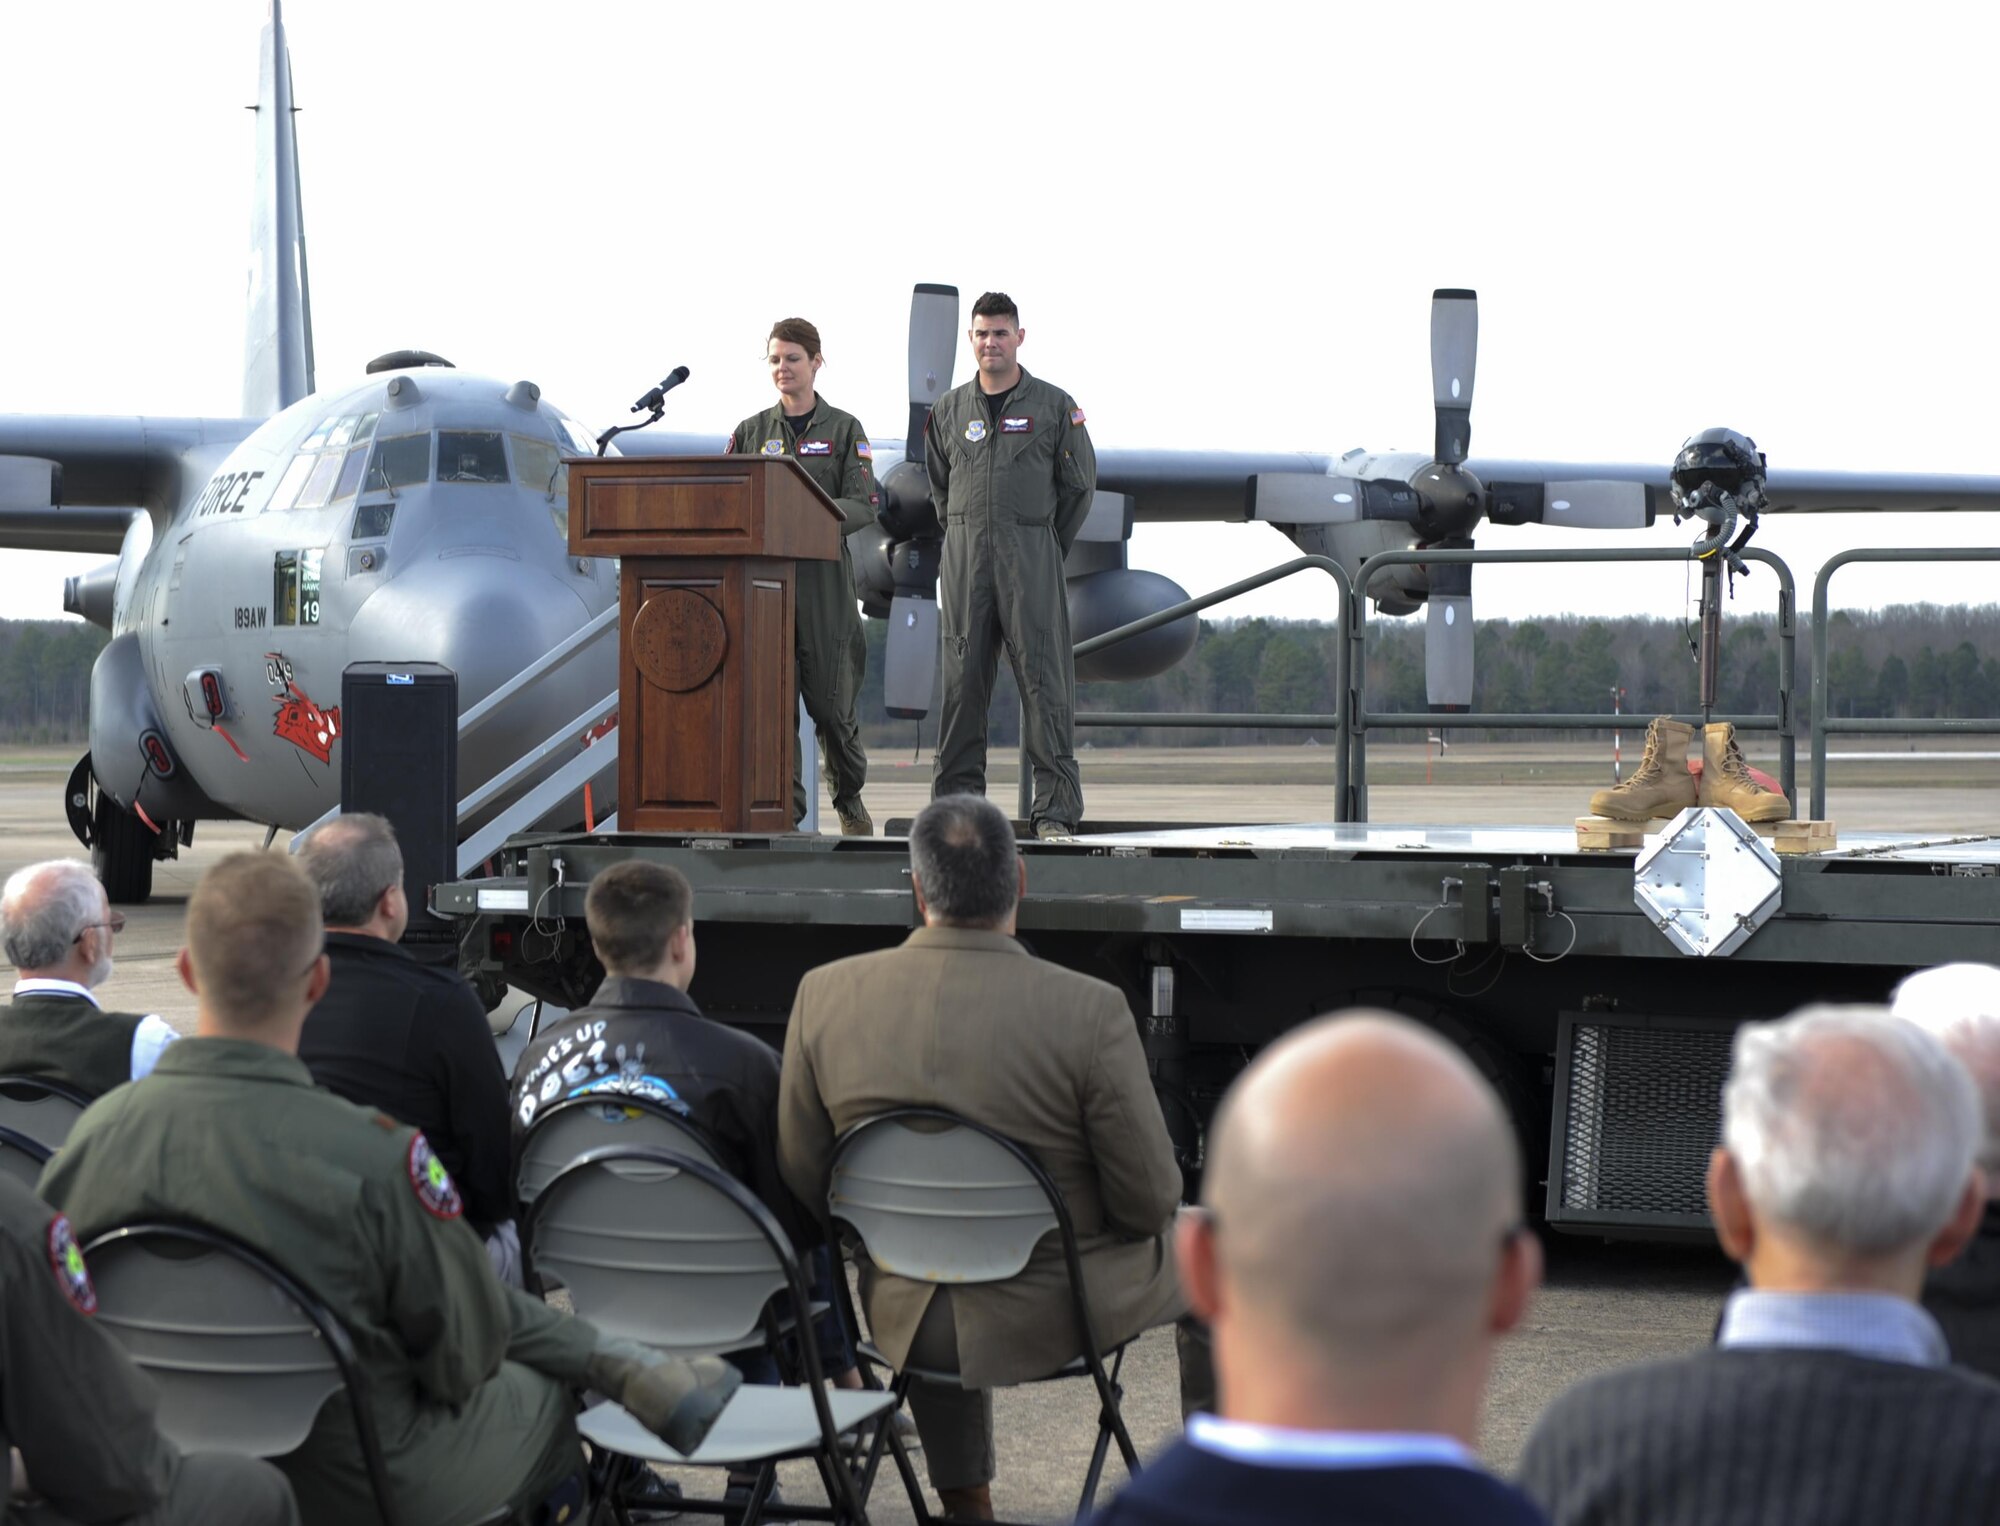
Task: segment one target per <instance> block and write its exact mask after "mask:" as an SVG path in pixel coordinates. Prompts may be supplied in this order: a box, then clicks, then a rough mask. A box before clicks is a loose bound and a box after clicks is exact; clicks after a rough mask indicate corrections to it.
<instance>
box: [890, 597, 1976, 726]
mask: <svg viewBox="0 0 2000 1526" xmlns="http://www.w3.org/2000/svg"><path fill="white" fill-rule="evenodd" d="M866 627H867V632H868V646H869V660H868V676H867V680H866V682H865V683H864V685H863V688H862V696H861V720H862V730H863V734H864V737H865V738H866V740H867V741H868V742H869V743H870V745H871V746H878V747H891V748H893V747H895V746H899V745H900V746H912V745H915V740H916V736H917V729H916V726H915V725H914V724H913V723H912V722H909V721H896V720H892V719H891V718H890V717H889V716H888V714H887V712H886V711H885V710H884V709H883V707H882V646H883V641H884V639H885V636H886V631H887V627H886V626H885V625H884V624H883V623H882V622H880V621H875V620H871V621H868V622H866ZM1722 629H1723V641H1722V653H1721V662H1720V665H1719V669H1718V674H1717V687H1718V693H1717V708H1718V710H1719V711H1720V712H1721V713H1723V714H1732V715H1771V714H1774V713H1776V711H1777V709H1778V648H1779V645H1780V642H1779V640H1778V631H1777V620H1776V617H1775V616H1773V615H1769V614H1746V615H1741V616H1738V615H1736V614H1734V613H1733V612H1732V613H1726V614H1725V616H1724V621H1723V627H1722ZM1698 635H1699V631H1698V629H1697V627H1696V624H1695V622H1694V621H1693V620H1692V619H1689V620H1687V621H1682V620H1679V619H1660V618H1657V617H1649V616H1637V615H1633V616H1626V617H1623V618H1619V619H1612V620H1600V619H1584V618H1581V617H1578V616H1573V615H1557V616H1551V617H1548V618H1546V619H1537V620H1481V621H1479V622H1478V623H1477V625H1476V627H1475V638H1474V647H1475V652H1476V661H1475V663H1474V683H1473V704H1472V708H1473V709H1475V710H1485V711H1499V712H1512V713H1528V714H1543V715H1547V714H1563V713H1599V712H1606V711H1609V710H1611V709H1612V708H1613V701H1612V690H1613V689H1622V690H1623V691H1624V693H1623V695H1622V697H1621V701H1620V705H1619V708H1621V709H1623V710H1624V711H1625V712H1626V713H1627V714H1630V715H1635V716H1638V717H1641V718H1642V719H1644V718H1650V717H1652V716H1654V715H1659V714H1664V713H1667V712H1678V713H1683V714H1685V713H1688V712H1691V711H1694V710H1697V709H1699V707H1700V705H1699V701H1700V672H1699V669H1698V667H1697V665H1696V661H1695V651H1696V640H1697V637H1698ZM1337 642H1338V628H1337V627H1336V626H1334V625H1333V624H1331V623H1330V622H1325V621H1291V620H1233V621H1208V620H1204V621H1203V622H1202V624H1201V633H1200V636H1199V638H1198V639H1197V640H1196V642H1195V648H1194V652H1193V654H1192V655H1191V656H1190V657H1189V658H1188V660H1187V661H1185V662H1183V663H1182V664H1181V665H1180V666H1179V667H1177V668H1175V669H1174V670H1173V671H1171V672H1168V673H1162V674H1160V675H1159V676H1157V677H1155V678H1149V679H1143V680H1139V681H1135V682H1130V683H1091V684H1081V685H1079V686H1078V688H1077V709H1078V710H1079V712H1088V711H1092V710H1099V711H1102V710H1146V711H1158V712H1165V713H1173V712H1195V711H1210V712H1218V713H1219V712H1231V713H1240V712H1265V713H1272V714H1289V715H1309V714H1332V713H1333V712H1334V711H1335V710H1336V708H1337V705H1338V696H1337V695H1336V693H1335V688H1336V673H1337V672H1338V669H1337V666H1336V661H1335V658H1336V645H1337ZM1827 652H1828V657H1827V682H1828V701H1829V705H1830V707H1831V710H1832V713H1834V714H1835V715H1842V716H1885V717H1897V718H1924V719H1934V718H1943V717H1953V716H1958V717H1964V716H1992V715H1996V714H2000V605H1994V604H1986V605H1978V606H1973V607H1967V606H1940V605H1935V604H1899V605H1891V606H1889V607H1887V608H1885V609H1880V610H1869V611H1860V612H1848V611H1837V612H1835V614H1834V615H1833V616H1832V618H1831V619H1830V621H1829V622H1828V638H1827ZM1989 654H1993V655H1989ZM1796 664H1797V667H1796V672H1795V675H1794V689H1793V692H1794V694H1795V696H1796V701H1797V705H1798V718H1799V720H1800V722H1801V723H1803V722H1804V720H1805V718H1806V715H1807V711H1808V706H1809V704H1810V695H1811V681H1812V641H1811V631H1810V628H1809V625H1808V623H1807V622H1806V621H1805V620H1803V619H1802V620H1801V621H1800V622H1799V625H1798V641H1797V648H1796ZM1367 695H1368V708H1369V709H1371V710H1378V711H1388V710H1397V711H1424V710H1427V709H1428V708H1429V707H1428V704H1427V702H1426V700H1425V696H1424V621H1423V619H1422V617H1421V616H1419V617H1416V618H1412V619H1407V620H1385V619H1380V618H1375V617H1372V616H1371V618H1370V619H1369V622H1368V671H1367ZM1019 713H1020V705H1019V700H1018V698H1017V697H1016V694H1015V691H1014V685H1013V678H1012V675H1011V674H1010V673H1009V672H1008V670H1007V664H1006V663H1005V662H1004V661H1003V662H1002V663H1001V665H1000V677H999V680H998V682H997V683H996V685H995V692H994V697H993V709H992V717H991V722H990V731H989V735H990V737H991V739H992V741H993V742H994V744H995V745H996V746H1000V745H1005V746H1014V745H1017V744H1018V738H1019ZM935 715H936V710H935V706H933V711H932V715H931V717H929V718H927V719H926V720H925V721H924V722H923V733H922V736H923V745H924V746H925V747H928V746H929V745H930V744H931V743H932V742H933V741H934V740H935V736H936V719H935ZM1308 734H1309V735H1311V734H1313V733H1308ZM1487 734H1488V735H1493V736H1495V737H1497V738H1504V737H1506V736H1507V733H1504V732H1495V733H1487ZM1529 735H1530V733H1527V732H1522V733H1520V736H1522V737H1526V736H1529ZM1533 735H1538V736H1542V735H1547V733H1542V732H1538V733H1533ZM1319 739H1320V740H1322V741H1324V740H1327V737H1326V736H1325V735H1321V736H1320V738H1319ZM1283 740H1291V741H1300V740H1303V738H1302V737H1301V735H1300V733H1298V732H1297V731H1279V730H1276V729H1269V730H1260V729H1258V728H1255V727H1247V726H1246V727H1241V728H1236V729H1232V730H1226V731H1217V730H1193V729H1186V728H1183V729H1179V730H1175V729H1169V728H1150V727H1149V728H1145V729H1143V730H1141V729H1138V728H1125V727H1120V728H1105V727H1086V728H1079V730H1078V733H1077V743H1078V745H1079V746H1081V745H1082V744H1083V743H1085V742H1094V743H1096V744H1097V745H1099V746H1105V745H1112V744H1117V745H1124V744H1130V743H1145V744H1148V745H1157V746H1167V745H1182V746H1185V745H1195V746H1199V745H1204V744H1206V745H1222V744H1227V743H1239V744H1240V743H1248V742H1275V741H1283Z"/></svg>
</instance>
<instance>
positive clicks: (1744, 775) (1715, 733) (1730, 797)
mask: <svg viewBox="0 0 2000 1526" xmlns="http://www.w3.org/2000/svg"><path fill="white" fill-rule="evenodd" d="M1701 803H1702V804H1703V805H1704V806H1710V805H1713V806H1726V807H1728V808H1729V809H1730V810H1732V811H1734V812H1735V813H1736V814H1737V815H1739V816H1741V817H1742V818H1743V819H1744V820H1745V821H1788V820H1790V819H1791V814H1792V807H1791V803H1790V802H1789V801H1787V800H1786V799H1785V797H1784V796H1783V795H1780V794H1778V793H1777V792H1776V791H1775V790H1767V789H1765V788H1764V786H1763V785H1761V784H1759V783H1758V782H1757V781H1756V780H1755V779H1753V778H1751V777H1750V765H1749V764H1748V763H1745V762H1744V761H1743V752H1742V749H1740V748H1739V747H1738V746H1737V745H1736V728H1735V727H1734V726H1732V725H1731V724H1730V723H1729V722H1728V721H1717V722H1715V723H1714V724H1713V725H1711V726H1704V727H1703V728H1702V733H1701Z"/></svg>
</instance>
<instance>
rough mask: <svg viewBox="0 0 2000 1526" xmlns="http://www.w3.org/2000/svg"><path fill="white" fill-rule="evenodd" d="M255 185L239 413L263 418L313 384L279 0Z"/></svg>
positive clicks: (267, 41) (261, 100) (266, 68)
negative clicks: (241, 398)
mask: <svg viewBox="0 0 2000 1526" xmlns="http://www.w3.org/2000/svg"><path fill="white" fill-rule="evenodd" d="M255 109H256V112H257V191H256V200H255V202H254V204H253V206H252V208H251V212H250V286H249V303H248V311H247V313H246V315H245V327H244V333H243V412H244V414H245V415H246V416H250V417H256V418H264V417H266V416H268V415H270V414H273V413H276V412H278V411H279V410H280V409H283V408H288V407H290V406H291V405H292V404H293V403H296V402H297V401H298V400H299V399H300V398H302V397H307V396H309V395H311V393H312V390H313V346H312V302H311V299H310V297H309V295H308V291H307V285H306V228H305V215H304V212H303V211H302V209H301V206H300V196H299V143H298V133H297V125H296V123H297V116H296V108H295V107H294V106H293V105H292V56H291V53H290V51H289V50H288V49H287V48H286V46H285V21H284V12H283V8H282V3H281V0H271V18H270V20H269V21H267V22H266V23H265V24H264V35H263V39H262V41H261V43H260V45H259V55H258V66H257V105H256V108H255Z"/></svg>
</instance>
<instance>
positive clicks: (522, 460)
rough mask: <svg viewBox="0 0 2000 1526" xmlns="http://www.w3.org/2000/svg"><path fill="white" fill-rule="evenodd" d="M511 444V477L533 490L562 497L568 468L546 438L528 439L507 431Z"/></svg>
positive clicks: (567, 482)
mask: <svg viewBox="0 0 2000 1526" xmlns="http://www.w3.org/2000/svg"><path fill="white" fill-rule="evenodd" d="M508 439H509V440H511V441H512V442H513V445H514V480H515V481H516V482H518V483H520V484H521V486H522V487H525V488H532V489H534V491H536V492H537V493H553V494H556V495H558V496H562V497H566V496H567V495H568V493H569V468H568V467H566V466H564V465H563V464H562V457H561V455H559V454H558V453H557V451H556V448H555V446H554V445H553V444H551V443H550V442H549V441H547V440H536V439H532V438H530V437H529V436H527V435H524V434H517V435H509V436H508Z"/></svg>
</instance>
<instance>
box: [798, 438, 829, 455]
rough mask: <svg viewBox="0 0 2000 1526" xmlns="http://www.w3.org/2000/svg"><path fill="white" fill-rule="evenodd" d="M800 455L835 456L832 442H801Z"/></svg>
mask: <svg viewBox="0 0 2000 1526" xmlns="http://www.w3.org/2000/svg"><path fill="white" fill-rule="evenodd" d="M799 454H800V455H802V456H830V455H832V454H833V441H831V440H801V441H799Z"/></svg>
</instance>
